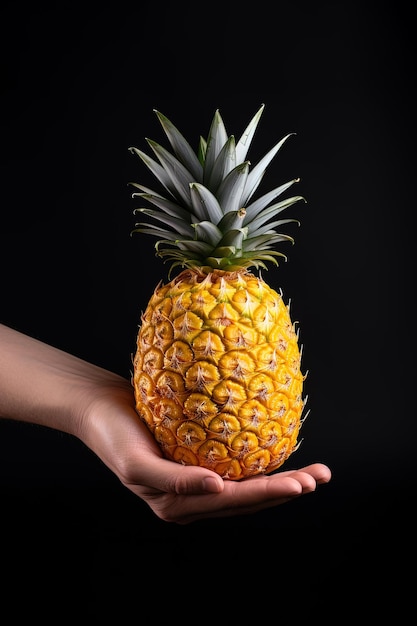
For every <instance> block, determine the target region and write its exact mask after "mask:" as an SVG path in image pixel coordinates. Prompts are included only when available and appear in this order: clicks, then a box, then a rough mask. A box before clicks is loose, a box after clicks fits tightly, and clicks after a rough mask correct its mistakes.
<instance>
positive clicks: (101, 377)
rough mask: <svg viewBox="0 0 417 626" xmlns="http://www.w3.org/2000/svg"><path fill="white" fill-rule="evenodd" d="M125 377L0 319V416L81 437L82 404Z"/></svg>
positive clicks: (123, 387) (122, 385)
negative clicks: (21, 331)
mask: <svg viewBox="0 0 417 626" xmlns="http://www.w3.org/2000/svg"><path fill="white" fill-rule="evenodd" d="M127 387H128V383H127V381H126V380H125V379H124V378H122V377H120V376H118V375H117V374H114V373H112V372H109V371H107V370H105V369H102V368H100V367H97V366H95V365H93V364H91V363H88V362H86V361H84V360H82V359H80V358H78V357H75V356H73V355H71V354H68V353H66V352H63V351H62V350H59V349H57V348H54V347H53V346H50V345H47V344H45V343H43V342H41V341H38V340H36V339H33V338H32V337H29V336H27V335H24V334H22V333H19V332H17V331H15V330H13V329H11V328H8V327H7V326H4V325H1V324H0V417H4V418H9V419H13V420H19V421H26V422H32V423H35V424H40V425H43V426H48V427H50V428H54V429H57V430H61V431H64V432H68V433H70V434H72V435H75V436H78V437H80V436H81V433H82V432H83V427H84V425H83V420H84V418H85V415H86V413H88V410H86V407H88V406H89V405H91V404H92V403H94V402H95V401H96V400H97V398H99V397H100V394H103V395H106V394H107V393H109V390H113V389H121V390H126V389H127Z"/></svg>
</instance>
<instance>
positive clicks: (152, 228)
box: [129, 105, 306, 480]
mask: <svg viewBox="0 0 417 626" xmlns="http://www.w3.org/2000/svg"><path fill="white" fill-rule="evenodd" d="M263 110H264V105H262V106H261V107H260V108H259V110H258V111H257V113H256V114H255V115H254V117H253V118H252V119H251V121H250V122H249V124H248V126H247V127H246V129H245V131H244V133H243V135H242V136H241V138H240V139H239V141H237V142H236V141H235V137H234V135H230V136H228V135H227V133H226V129H225V126H224V123H223V120H222V117H221V115H220V113H219V110H217V111H216V112H215V114H214V117H213V120H212V122H211V126H210V129H209V133H208V136H207V139H203V137H200V141H199V146H198V150H197V151H194V150H193V149H192V148H191V146H190V144H189V143H188V141H187V140H186V139H185V138H184V136H183V135H182V134H181V133H180V132H179V130H178V129H177V128H176V127H175V126H174V125H173V124H172V122H171V121H170V120H169V119H168V118H167V117H166V116H165V115H163V114H162V113H160V112H159V111H157V110H154V112H155V114H156V116H157V118H158V120H159V122H160V124H161V125H162V128H163V130H164V132H165V134H166V136H167V138H168V140H169V143H170V145H171V148H172V151H171V152H170V151H168V150H167V149H165V148H164V147H162V146H161V145H159V144H158V143H156V142H155V141H153V140H150V139H147V142H148V144H149V146H150V148H151V149H152V151H153V153H154V154H155V155H156V158H157V160H155V159H153V158H151V157H149V156H148V155H147V154H145V153H144V152H143V151H141V150H139V149H138V148H134V147H132V148H129V150H130V151H131V152H132V153H134V154H136V155H138V156H139V157H140V159H141V160H142V161H143V163H144V164H145V165H146V166H147V168H149V170H150V171H151V172H152V175H153V176H154V177H155V178H156V179H157V180H158V181H159V185H160V187H161V189H162V191H161V192H156V191H152V190H151V189H149V188H148V187H145V186H143V185H141V184H138V183H130V184H131V185H133V186H134V187H135V189H136V190H137V191H135V192H134V193H133V194H132V195H133V197H136V198H140V199H141V202H142V201H144V204H146V206H144V207H140V208H136V209H135V210H134V213H135V214H140V215H142V216H145V217H146V221H144V222H138V223H137V224H136V225H135V228H134V230H133V231H132V232H133V233H134V232H137V233H146V234H149V235H152V236H154V237H156V238H157V243H156V245H155V249H156V255H157V256H159V257H161V258H162V259H164V260H165V261H166V262H169V264H170V270H169V273H168V279H167V282H166V283H165V284H164V283H163V282H162V281H161V282H160V283H159V284H158V285H157V286H156V288H155V290H154V293H153V294H152V296H151V298H150V300H149V302H148V304H147V306H146V309H145V311H144V312H143V314H142V316H141V324H140V326H139V330H138V334H137V345H136V352H135V354H134V355H132V360H133V372H132V385H133V388H134V394H135V403H136V410H137V413H138V415H139V416H140V418H141V419H142V420H143V422H144V423H145V424H146V425H147V426H148V428H149V429H150V431H151V432H152V433H153V435H154V437H155V439H156V441H157V442H158V444H159V445H160V447H161V450H162V453H163V455H164V456H165V457H166V458H168V459H171V460H173V461H176V462H178V463H183V464H186V465H200V466H204V467H206V468H210V469H211V470H213V471H215V472H217V473H218V474H219V475H220V476H222V477H223V478H224V479H229V480H240V479H244V478H248V477H251V476H254V475H258V474H262V473H265V474H268V473H271V472H272V471H274V470H276V469H277V468H279V467H280V466H281V465H282V464H283V463H284V462H285V461H286V459H288V457H289V456H290V455H291V454H292V453H293V452H294V451H295V450H296V449H297V448H298V445H299V443H300V442H299V441H298V437H299V431H300V428H301V425H302V422H303V420H304V418H305V416H303V412H304V407H305V403H306V399H303V382H304V380H305V375H304V374H303V373H302V371H301V352H302V350H301V348H300V346H299V332H298V329H297V330H296V324H295V323H294V322H292V320H291V317H290V311H289V305H288V304H285V303H284V300H283V296H282V293H277V292H276V291H274V289H272V288H271V287H270V286H269V285H268V284H267V283H266V282H265V281H264V280H263V278H262V276H261V270H262V269H267V265H268V263H273V264H275V265H278V257H281V258H284V259H286V256H285V255H284V254H283V253H282V252H279V251H277V250H274V249H273V247H274V245H275V244H278V243H281V242H291V243H293V239H292V237H290V236H289V235H287V234H282V233H280V232H278V231H277V230H276V229H277V228H280V227H281V226H282V225H283V224H285V223H288V222H297V220H294V219H277V216H278V214H279V213H281V212H282V211H284V210H285V209H287V208H288V207H289V206H291V205H293V204H294V203H296V202H298V201H300V200H302V201H304V198H303V197H302V196H298V195H296V196H292V197H290V198H288V199H280V200H279V201H277V198H278V197H279V196H281V195H282V194H283V193H284V192H286V191H287V189H289V188H290V187H291V186H292V185H293V184H294V183H297V182H298V181H299V179H298V178H296V179H294V180H291V181H290V182H287V183H285V184H282V185H280V186H278V187H276V188H275V189H272V190H270V191H268V192H267V193H265V194H264V195H262V196H260V197H258V198H257V199H255V198H254V194H255V191H256V190H257V188H258V186H259V184H260V182H261V180H262V178H263V175H264V173H265V170H266V168H267V166H268V165H269V163H270V162H271V161H272V159H273V158H274V156H275V155H276V154H277V152H278V151H279V149H280V148H281V147H282V145H283V144H284V143H285V141H286V140H287V139H288V137H289V136H290V135H291V134H293V133H290V134H288V135H286V136H284V137H283V138H282V139H281V140H280V141H279V142H278V143H277V144H276V145H275V146H274V147H273V148H272V149H270V150H269V151H268V152H267V153H266V154H265V156H264V157H263V158H262V159H261V160H260V161H259V162H258V163H257V164H256V165H255V166H254V167H251V164H250V162H249V161H248V160H247V156H246V155H247V153H248V150H249V147H250V145H251V142H252V139H253V136H254V134H255V130H256V128H257V125H258V122H259V120H260V118H261V115H262V113H263ZM297 223H298V222H297ZM250 268H254V269H252V270H251V269H250ZM175 269H178V272H176V274H177V275H176V276H174V277H173V276H172V272H173V271H174V270H175ZM255 271H256V272H257V274H255V273H254V272H255Z"/></svg>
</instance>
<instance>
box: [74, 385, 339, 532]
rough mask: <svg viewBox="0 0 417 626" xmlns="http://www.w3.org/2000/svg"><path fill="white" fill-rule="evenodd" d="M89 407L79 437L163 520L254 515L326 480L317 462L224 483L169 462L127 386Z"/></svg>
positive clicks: (202, 471) (205, 471)
mask: <svg viewBox="0 0 417 626" xmlns="http://www.w3.org/2000/svg"><path fill="white" fill-rule="evenodd" d="M90 409H91V410H90V413H89V416H88V419H86V420H84V424H86V425H88V427H87V429H86V431H85V434H84V436H81V438H82V439H84V440H85V443H86V444H87V445H88V446H89V447H90V448H91V449H93V450H94V451H95V452H96V454H97V455H98V456H99V457H100V458H101V459H102V461H103V462H104V463H105V464H106V465H107V466H108V467H109V468H110V469H111V470H112V471H113V472H114V473H115V474H116V475H117V476H118V478H119V479H120V481H121V483H122V484H123V485H124V486H125V487H127V488H128V489H130V490H131V491H132V492H133V493H135V494H136V495H137V496H139V497H140V498H141V499H142V500H144V501H145V502H146V503H147V504H148V505H149V507H150V508H151V509H152V511H153V512H154V513H155V515H157V517H159V518H160V519H162V520H164V521H167V522H176V523H178V524H188V523H190V522H194V521H196V520H200V519H204V518H209V517H228V516H233V515H243V514H250V513H255V512H257V511H261V510H262V509H266V508H269V507H275V506H278V505H280V504H284V503H285V502H288V501H289V500H292V499H293V498H296V497H299V496H300V495H303V494H306V493H311V492H313V491H315V489H316V487H317V485H320V484H323V483H327V482H328V481H329V480H330V478H331V472H330V470H329V468H328V467H327V466H326V465H323V464H321V463H315V464H312V465H309V466H307V467H303V468H301V469H298V470H288V471H283V472H280V473H276V474H272V475H270V476H265V475H260V476H256V477H252V478H249V479H246V480H242V481H231V480H230V481H228V480H223V479H222V478H221V477H220V476H219V475H218V474H216V473H215V472H212V471H210V470H208V469H205V468H202V467H195V466H187V465H181V464H179V463H175V462H173V461H169V460H167V459H165V458H163V456H162V453H161V450H160V448H159V446H158V445H157V443H156V442H155V440H154V438H153V436H152V435H151V433H150V432H149V431H148V429H147V427H146V426H145V425H144V424H143V423H142V422H141V421H140V419H139V417H138V415H137V414H136V411H135V409H134V406H133V390H132V389H131V388H130V384H128V383H127V385H126V388H125V389H121V388H117V389H114V390H113V391H111V390H109V394H106V395H105V396H104V395H101V396H100V397H99V398H97V401H96V402H95V403H93V405H92V406H91V407H90Z"/></svg>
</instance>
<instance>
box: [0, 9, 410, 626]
mask: <svg viewBox="0 0 417 626" xmlns="http://www.w3.org/2000/svg"><path fill="white" fill-rule="evenodd" d="M86 6H87V5H85V6H83V5H81V6H77V5H76V4H74V3H69V2H60V3H53V2H51V3H49V4H48V5H38V4H36V3H33V4H31V5H27V6H22V4H19V3H10V2H4V3H3V4H2V8H1V9H0V20H1V29H2V34H1V45H2V50H1V72H2V78H1V116H0V124H1V146H2V166H1V174H2V176H1V179H2V181H1V199H2V212H1V227H0V259H1V290H0V301H1V307H0V315H1V318H0V319H1V321H2V322H3V323H5V324H8V325H10V326H12V327H14V328H16V329H18V330H21V331H23V332H25V333H28V334H30V335H33V336H35V337H37V338H39V339H41V340H43V341H46V342H48V343H51V344H53V345H55V346H57V347H59V348H62V349H64V350H67V351H69V352H72V353H74V354H76V355H78V356H80V357H82V358H85V359H87V360H90V361H93V362H95V363H97V364H99V365H102V366H104V367H107V368H109V369H111V370H114V371H116V372H118V373H120V374H122V375H124V376H126V377H129V375H130V365H131V361H130V356H131V353H132V351H133V350H134V345H135V336H136V331H137V326H138V321H139V316H140V312H141V310H142V309H143V308H144V307H145V306H146V303H147V300H148V298H149V296H150V294H151V292H152V291H153V288H154V287H155V285H156V283H157V282H158V281H159V279H161V278H162V279H166V267H165V266H164V265H163V264H162V262H161V261H160V260H158V259H156V258H155V255H154V248H153V246H154V243H155V242H154V240H153V238H151V237H147V236H145V235H134V236H133V237H131V235H130V232H131V230H132V228H133V227H134V221H135V218H134V216H133V209H134V208H135V206H136V204H135V201H134V200H132V198H131V196H130V193H131V189H130V188H129V187H128V184H127V183H128V182H129V181H131V180H135V181H138V182H142V183H143V184H148V185H150V183H151V182H152V183H153V181H151V179H150V175H149V174H148V173H147V172H146V171H145V169H146V168H145V167H144V166H143V164H142V163H141V162H140V160H139V159H138V157H135V156H132V155H131V154H130V153H129V151H128V148H129V146H132V145H133V146H136V147H138V148H140V149H144V150H145V151H147V150H148V148H147V144H146V142H145V137H150V138H152V139H155V140H157V141H159V142H161V143H163V144H164V145H166V144H165V139H164V136H163V133H162V130H161V128H160V126H159V123H158V121H157V119H156V116H155V115H154V113H153V109H154V108H156V109H159V110H160V111H162V112H163V113H164V114H165V115H167V116H168V117H169V118H170V119H171V120H172V121H173V122H174V123H175V124H176V126H177V127H178V128H179V129H180V130H181V131H183V133H184V134H185V136H186V137H187V138H188V139H189V141H190V143H191V144H192V145H194V146H195V147H196V146H197V142H198V137H199V135H200V134H203V135H204V134H206V133H207V132H208V129H209V125H210V122H211V119H212V116H213V114H214V111H215V110H216V109H217V108H218V109H219V110H220V113H221V115H222V117H223V120H224V122H225V125H226V128H227V130H228V132H229V134H232V133H233V134H235V135H236V136H238V135H239V133H241V132H242V131H243V130H244V128H245V126H246V124H247V123H248V122H249V120H250V119H251V117H252V116H253V115H254V113H255V112H256V111H257V110H258V108H259V106H260V105H261V104H262V103H265V105H266V107H265V111H264V114H263V116H262V120H261V122H260V125H259V127H258V132H257V135H256V138H255V140H254V143H253V147H252V152H251V154H250V155H249V156H250V157H251V158H252V160H253V161H254V162H256V159H257V158H259V157H261V156H262V155H263V154H264V152H266V150H267V149H269V148H270V147H272V145H274V144H275V143H276V142H277V141H278V140H279V139H280V138H281V137H282V136H284V135H285V134H287V133H288V132H295V133H296V135H295V137H292V138H291V139H290V140H289V141H288V142H287V143H286V145H285V147H284V148H283V149H282V151H281V153H280V155H279V156H278V157H277V158H276V159H274V161H273V163H272V164H271V166H270V167H269V168H268V174H267V176H266V177H265V183H264V184H265V188H270V187H272V186H276V185H278V184H280V183H283V182H286V181H288V180H290V179H292V178H295V177H297V176H300V177H301V183H300V185H299V186H298V187H297V192H298V191H299V192H300V193H302V195H304V196H305V197H306V199H307V201H308V202H307V204H305V205H304V204H297V205H295V206H294V207H292V208H291V209H290V211H291V215H290V214H288V216H289V217H290V216H291V217H296V218H297V219H299V220H300V221H301V227H300V228H297V229H296V230H293V231H291V227H290V228H289V230H288V232H290V234H292V235H293V236H294V237H295V245H294V246H293V247H291V248H290V249H288V248H286V249H284V250H283V251H284V252H286V253H287V254H288V262H287V263H285V264H280V266H279V268H278V269H276V268H271V269H270V270H269V272H268V273H267V274H266V275H265V273H264V278H265V279H266V280H267V281H268V282H269V283H270V284H271V286H273V287H274V288H276V289H280V288H282V289H283V292H284V296H285V297H286V298H287V299H291V310H292V315H293V318H295V319H297V320H299V323H300V329H301V338H302V343H303V345H304V352H303V359H304V367H305V369H308V372H309V373H308V378H307V381H306V390H307V393H308V397H309V400H308V403H309V407H310V411H311V412H310V415H309V417H308V420H307V421H306V423H305V424H304V427H303V433H302V434H303V437H304V439H303V443H302V445H301V447H300V449H299V451H297V452H296V453H295V454H294V455H293V457H292V458H291V459H290V460H289V461H288V464H289V466H290V467H292V466H302V465H304V464H308V463H311V462H315V461H321V462H324V463H326V464H328V465H329V466H330V468H331V469H332V472H333V478H332V481H331V483H330V484H329V485H326V486H324V487H321V488H320V489H319V490H318V491H317V492H316V493H315V494H312V495H309V496H305V497H303V498H301V499H300V500H297V501H295V502H293V503H291V504H288V505H285V506H283V507H278V508H277V509H273V510H269V511H265V512H262V513H259V514H256V515H252V516H248V517H234V518H230V519H227V520H207V521H204V522H201V523H197V524H194V525H192V526H189V527H177V526H175V525H170V524H166V523H163V522H161V521H160V520H157V519H155V517H154V516H153V514H152V513H151V512H150V510H149V509H148V508H147V507H146V506H145V505H144V504H143V503H142V502H141V501H139V500H138V499H137V498H135V497H134V496H133V495H132V494H130V492H127V490H125V489H124V488H123V487H121V486H120V485H119V484H118V482H117V481H116V479H115V478H114V476H113V475H111V474H110V472H109V471H108V470H107V469H106V468H105V467H103V465H102V464H101V462H100V461H99V460H98V459H97V458H96V457H94V456H93V455H92V454H91V453H90V451H89V450H86V449H85V447H84V446H83V445H82V444H81V443H80V442H79V441H77V440H73V439H71V438H69V437H67V436H66V435H63V434H62V433H57V432H54V431H49V430H48V429H40V428H37V427H34V426H31V425H24V424H17V423H16V424H15V423H9V422H6V421H4V422H2V423H0V494H1V502H2V504H1V506H2V514H1V524H2V525H3V531H2V537H3V540H4V544H5V545H4V554H6V553H7V555H8V557H7V558H6V560H3V563H4V564H5V565H4V574H5V575H6V577H7V579H8V580H9V581H10V589H11V590H12V593H11V596H10V597H12V598H13V610H14V611H15V615H16V616H19V615H23V613H22V612H23V611H26V610H29V611H30V613H31V615H33V616H35V615H38V616H42V615H43V616H45V615H46V614H47V612H48V610H49V609H48V607H50V606H51V605H52V601H53V600H55V602H58V604H59V606H60V607H61V609H62V608H63V609H64V610H65V611H66V612H70V611H74V612H75V613H78V614H80V615H84V616H86V615H88V616H96V617H101V616H106V615H107V616H108V615H109V613H108V611H110V610H111V609H115V610H117V611H118V612H119V614H120V615H121V614H122V613H123V611H124V610H126V607H132V606H135V607H137V609H138V610H145V607H146V600H147V599H148V598H150V597H151V596H150V592H151V591H157V592H158V598H165V597H166V594H167V593H168V590H170V591H171V593H172V592H175V591H176V592H177V594H178V595H176V604H175V605H174V606H172V605H171V609H170V614H171V615H181V616H184V610H185V609H183V610H182V608H181V607H185V608H186V607H187V604H188V601H189V599H190V597H191V596H190V595H189V594H198V596H197V597H199V598H200V600H199V601H201V604H200V607H201V606H203V607H204V606H206V607H207V602H208V599H209V598H212V600H213V601H214V599H216V601H217V600H220V599H221V598H222V597H223V598H224V600H223V602H225V603H226V604H228V605H229V604H230V603H229V601H228V600H227V598H228V597H230V593H231V592H233V593H236V591H237V590H238V593H239V595H240V594H242V597H241V600H245V599H246V598H248V601H251V602H255V600H254V595H253V594H254V593H255V596H256V592H255V591H254V590H255V589H256V588H257V589H258V593H260V594H261V596H263V602H266V603H268V598H269V601H270V602H272V601H273V602H278V603H280V604H279V605H278V608H277V609H274V614H275V612H277V614H279V611H280V608H281V609H282V605H283V603H285V600H286V599H288V595H287V594H290V593H291V590H292V592H293V593H294V591H296V594H295V595H296V596H299V597H300V599H304V604H303V605H302V606H304V607H308V610H309V612H311V611H313V609H317V615H320V616H321V617H323V616H324V615H327V614H330V613H328V611H329V610H328V609H326V608H325V607H326V606H327V604H328V600H329V595H330V590H331V597H332V598H333V601H335V598H336V599H337V600H339V599H340V601H341V602H343V611H347V612H349V611H350V612H351V614H352V616H354V615H356V614H357V612H358V610H359V609H358V607H359V606H361V607H362V608H361V611H362V613H363V614H366V615H368V614H369V615H371V614H372V615H373V616H374V617H375V615H376V614H378V615H379V614H381V615H388V613H389V611H391V610H394V607H396V610H397V613H396V617H397V618H398V619H400V615H401V611H402V610H405V609H404V607H405V606H406V596H407V592H408V583H407V581H409V580H410V579H409V577H408V576H404V575H403V574H402V573H401V569H400V563H403V562H404V560H405V561H406V562H407V561H408V560H409V559H412V557H413V554H414V537H413V528H414V524H415V515H414V512H413V505H412V502H413V499H414V494H415V490H416V480H415V472H414V461H413V457H414V432H415V426H414V422H415V406H414V402H413V385H412V382H413V377H414V370H413V368H414V363H413V354H412V352H411V345H412V335H413V332H414V331H413V314H412V311H413V309H412V308H411V306H409V297H410V294H411V292H412V282H411V280H412V277H411V271H410V270H409V268H410V263H411V224H412V221H411V220H410V217H409V216H410V215H412V210H413V206H412V203H413V204H414V200H413V191H414V190H413V189H412V185H411V183H412V177H413V169H412V161H411V156H410V155H411V152H412V150H411V146H412V142H413V135H414V121H413V117H412V99H411V89H412V85H413V82H414V78H413V69H412V63H411V54H412V40H411V36H412V35H411V16H410V15H409V14H407V12H404V10H403V9H402V7H401V5H400V4H398V3H397V4H395V5H392V6H391V7H388V8H385V9H381V8H378V10H371V8H368V9H364V4H363V3H347V2H341V3H332V2H317V3H272V4H269V3H266V2H257V3H256V6H250V7H246V8H244V7H243V6H242V5H241V4H240V3H239V4H237V3H232V2H226V1H224V2H211V3H206V4H205V5H200V4H198V3H192V2H176V3H166V4H165V3H161V4H158V3H155V4H152V5H151V4H147V3H144V4H139V3H137V4H134V3H123V2H119V3H117V4H114V6H109V7H107V8H106V7H105V6H104V5H103V6H101V5H97V6H96V7H95V8H94V9H93V8H90V9H87V8H86ZM268 185H269V186H268ZM150 186H152V185H150ZM153 186H155V185H154V184H153ZM22 385H24V381H22ZM155 567H156V573H153V574H152V575H151V573H150V572H151V571H152V568H153V569H155ZM41 571H42V572H43V573H42V574H41V573H40V572H41ZM69 572H74V574H69ZM348 572H351V573H350V574H349V575H348ZM184 580H186V581H187V592H185V591H184V588H183V586H182V584H183V582H184ZM277 580H279V581H280V583H279V586H277V585H276V582H277ZM144 581H146V583H147V584H146V585H145V582H144ZM289 581H291V582H289ZM371 583H372V589H374V590H373V591H371V589H370V585H371ZM207 585H208V586H209V590H208V589H207ZM265 585H267V587H266V588H265ZM249 589H251V591H250V595H249V596H248V595H247V592H246V591H245V590H249ZM260 589H262V591H260ZM278 590H279V594H277V591H278ZM200 594H201V596H200ZM23 597H24V598H25V599H26V600H25V601H24V602H23V601H22V598H23ZM193 597H194V598H195V599H196V600H197V597H196V596H195V595H194V596H193ZM233 602H236V600H234V601H233ZM364 603H365V604H364ZM163 604H164V603H163V602H162V603H161V606H159V605H158V604H157V605H154V604H152V605H151V604H150V603H149V607H148V609H149V610H155V611H158V613H159V612H160V611H161V609H162V608H163ZM256 604H257V605H258V606H259V605H260V604H261V605H262V602H261V601H260V598H259V597H258V598H257V599H256ZM239 607H240V608H239V610H242V606H241V605H239ZM130 610H131V609H130ZM203 610H205V609H203ZM211 610H212V609H208V611H209V613H210V611H211ZM213 610H214V609H213ZM294 610H295V609H294ZM297 610H300V607H298V608H297ZM216 611H217V609H216ZM364 612H365V613H364ZM311 614H312V613H311ZM159 615H160V613H159ZM186 615H187V616H188V617H190V616H191V615H193V613H191V612H190V609H187V613H186ZM215 615H216V613H215V614H214V616H215ZM235 619H237V618H236V614H235ZM120 623H126V621H123V620H122V621H121V622H120ZM330 623H333V622H330ZM335 623H336V622H335Z"/></svg>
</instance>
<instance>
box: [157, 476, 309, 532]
mask: <svg viewBox="0 0 417 626" xmlns="http://www.w3.org/2000/svg"><path fill="white" fill-rule="evenodd" d="M302 493H303V486H302V484H301V483H300V482H299V481H298V480H296V479H294V478H292V477H290V476H281V475H278V476H271V477H267V476H262V477H252V478H251V479H249V480H247V481H242V482H237V481H226V482H225V484H224V490H223V492H222V493H219V494H213V495H200V496H191V497H190V496H188V497H185V498H184V499H181V500H178V499H176V500H175V501H171V508H170V509H169V510H167V511H166V512H165V513H166V514H168V515H169V516H170V518H171V521H177V523H180V524H187V523H190V522H192V521H196V520H198V519H203V518H208V517H226V516H228V517H230V516H233V515H241V514H247V513H252V512H256V511H260V510H262V509H265V508H269V507H272V506H277V505H278V504H283V503H284V502H287V501H288V500H290V499H292V498H295V497H297V496H299V495H301V494H302ZM172 518H174V519H172Z"/></svg>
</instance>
